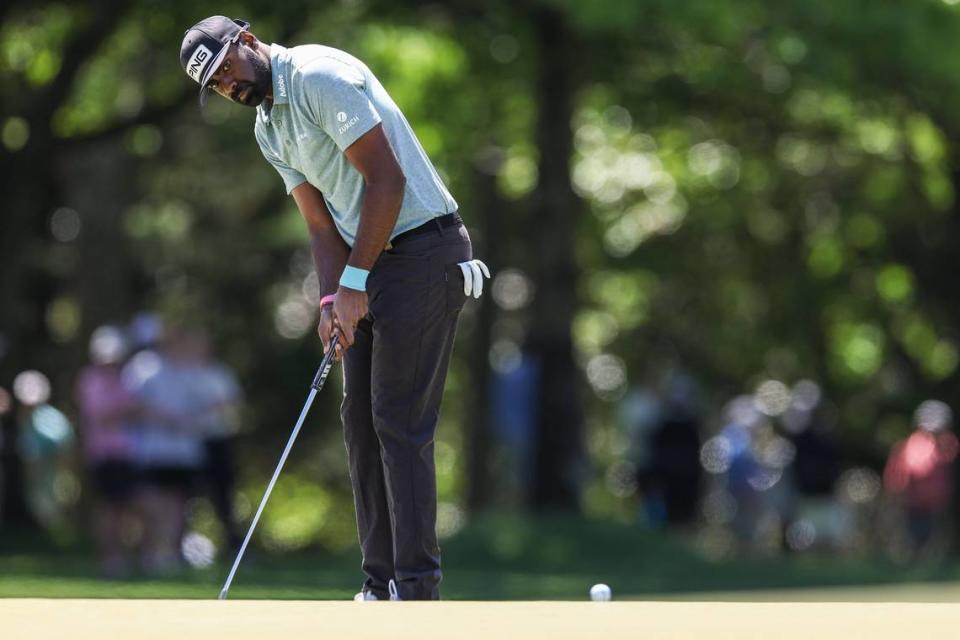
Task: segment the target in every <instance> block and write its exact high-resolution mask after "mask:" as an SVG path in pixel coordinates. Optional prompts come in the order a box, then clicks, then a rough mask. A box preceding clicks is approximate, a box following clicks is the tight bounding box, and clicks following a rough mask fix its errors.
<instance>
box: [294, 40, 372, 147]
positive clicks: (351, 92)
mask: <svg viewBox="0 0 960 640" xmlns="http://www.w3.org/2000/svg"><path fill="white" fill-rule="evenodd" d="M302 73H303V88H304V91H303V96H304V99H305V100H306V102H307V108H308V109H309V110H310V113H311V114H313V116H314V118H316V120H317V123H318V124H319V125H320V128H321V129H322V130H323V131H324V132H325V133H326V134H327V135H329V136H330V137H331V138H332V139H333V141H334V143H336V145H337V147H339V148H340V150H341V151H345V150H346V149H347V147H349V146H350V145H351V144H353V143H354V142H356V141H357V139H358V138H359V137H360V136H362V135H363V134H365V133H366V132H367V131H369V130H370V129H372V128H374V127H375V126H377V125H378V124H380V121H381V118H380V113H379V112H378V111H377V108H376V107H375V106H374V105H373V103H372V102H371V101H370V98H369V97H367V94H366V81H365V80H364V77H363V73H362V71H360V70H359V69H357V68H355V67H354V66H352V65H349V64H347V63H346V62H342V61H340V60H336V59H333V58H320V59H318V60H314V61H312V62H310V63H309V64H307V65H305V66H304V67H303V69H302Z"/></svg>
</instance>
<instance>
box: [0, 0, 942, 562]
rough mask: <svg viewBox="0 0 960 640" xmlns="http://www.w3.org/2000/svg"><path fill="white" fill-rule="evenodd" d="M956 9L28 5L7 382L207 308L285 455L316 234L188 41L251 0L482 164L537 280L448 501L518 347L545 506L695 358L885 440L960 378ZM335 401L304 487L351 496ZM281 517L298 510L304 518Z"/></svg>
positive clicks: (7, 313)
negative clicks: (340, 53) (631, 409)
mask: <svg viewBox="0 0 960 640" xmlns="http://www.w3.org/2000/svg"><path fill="white" fill-rule="evenodd" d="M955 5H956V3H955V2H952V1H941V0H891V1H890V2H884V3H877V2H869V1H867V0H851V1H849V2H841V3H837V2H831V1H828V0H804V1H799V0H797V1H789V2H780V3H768V2H762V1H760V0H737V1H735V2H734V1H721V0H710V1H707V0H691V1H688V2H671V1H670V0H646V1H644V2H622V1H620V0H597V1H594V2H576V1H575V0H552V1H548V0H543V1H541V2H536V1H533V0H527V1H522V2H483V3H481V2H469V1H467V0H458V1H452V2H448V3H422V2H412V1H408V2H385V1H380V0H340V1H338V2H329V3H321V4H319V5H318V4H317V3H306V2H298V1H292V2H285V3H266V2H254V1H249V2H227V3H213V2H199V3H198V2H189V3H188V2H180V1H171V2H157V1H150V0H140V1H133V2H127V3H124V4H119V3H113V2H96V1H94V0H90V1H88V2H82V3H81V2H71V3H59V2H23V1H20V2H18V1H16V0H13V1H12V2H11V1H8V2H6V3H4V4H2V5H0V96H2V107H0V143H2V144H0V147H2V149H0V175H2V176H3V181H4V185H5V189H4V193H5V196H6V202H5V206H4V211H3V215H2V216H0V255H2V256H3V264H4V266H3V269H2V270H0V333H2V337H3V339H4V341H3V345H2V346H3V356H2V358H0V384H3V385H5V386H6V385H9V383H10V381H11V379H12V377H13V376H14V375H15V374H16V372H18V371H19V370H22V369H24V368H27V367H33V368H39V369H41V370H43V371H45V372H47V373H48V374H50V375H51V377H52V378H53V380H54V386H55V392H56V397H55V399H57V400H58V401H59V402H60V403H61V404H67V403H68V402H69V400H68V398H69V396H70V387H71V384H72V379H73V376H74V374H75V372H76V370H77V368H78V367H79V366H80V365H81V364H82V362H83V360H84V357H85V343H86V337H87V336H88V335H89V333H90V331H91V330H92V329H93V328H94V327H95V326H97V325H98V324H100V323H103V322H106V321H113V322H117V321H124V320H126V319H127V318H128V317H129V315H130V314H131V313H132V312H133V311H135V310H138V309H142V308H158V309H161V310H163V311H164V312H165V313H166V314H168V315H169V316H171V317H174V318H180V319H187V320H190V321H202V322H205V323H207V324H208V325H209V326H210V327H211V328H212V330H213V332H214V335H215V338H216V341H217V343H218V345H219V346H220V351H221V354H222V356H223V358H224V359H225V360H227V361H228V362H229V363H230V364H231V365H233V366H234V367H235V368H236V369H237V370H238V372H239V373H240V375H241V377H242V379H243V380H244V382H245V386H246V388H247V390H248V395H249V397H250V407H249V411H248V414H247V416H246V421H247V425H248V428H249V430H248V433H247V436H246V437H247V438H248V440H249V441H250V442H251V443H252V441H253V440H254V439H256V441H257V442H258V443H263V445H262V446H257V447H256V448H255V449H254V448H253V447H248V448H247V457H248V459H249V466H248V468H252V469H257V470H258V471H260V472H262V473H266V469H267V468H268V467H269V466H270V465H272V463H273V460H274V458H273V456H272V453H271V454H270V455H267V454H268V453H270V452H272V451H274V450H275V449H276V450H279V446H280V443H281V442H282V440H283V439H285V437H286V434H287V430H288V428H289V423H290V422H291V420H292V418H294V417H295V415H294V412H295V411H296V408H297V407H299V406H300V403H301V401H302V393H303V391H304V389H305V386H306V381H308V380H309V377H310V375H311V373H312V370H313V366H314V363H315V362H316V360H317V358H318V356H319V345H318V343H317V341H316V340H315V339H313V337H312V332H313V306H312V304H311V280H310V279H311V276H310V260H309V255H308V253H307V246H306V243H305V241H304V240H305V237H304V232H303V229H302V226H303V225H302V223H301V222H300V220H299V216H298V214H297V212H296V209H295V207H294V206H293V203H292V201H291V200H290V199H288V198H287V197H286V196H285V195H284V193H283V190H282V186H281V183H280V181H279V180H278V179H277V177H276V176H275V175H274V174H273V172H272V170H271V169H270V168H269V167H268V166H267V165H266V163H265V162H263V161H262V159H261V157H260V156H259V152H258V150H257V148H256V145H255V143H254V141H253V138H252V135H251V131H250V128H251V120H252V113H251V112H250V111H249V110H246V109H244V108H242V107H238V106H232V105H229V104H227V103H225V102H224V101H221V100H213V101H211V104H210V105H209V107H208V108H207V109H206V110H205V111H200V110H199V109H198V108H197V105H196V90H195V89H196V88H195V86H194V85H193V84H191V83H190V82H189V80H188V79H187V78H185V77H184V75H183V73H182V71H181V70H180V68H179V65H178V63H177V58H176V55H177V53H178V48H179V43H180V39H181V36H182V33H183V31H184V29H185V28H186V27H188V26H189V25H190V24H192V23H193V22H194V21H196V20H197V19H199V18H201V17H203V16H205V15H209V14H213V13H225V14H227V15H238V16H242V17H244V18H246V19H249V20H250V21H251V22H252V30H253V31H254V33H255V34H257V35H258V36H259V37H261V38H262V39H263V40H265V41H267V42H271V41H276V42H282V43H284V44H288V45H293V44H299V43H304V42H322V43H325V44H330V45H332V46H335V47H340V48H343V49H345V50H347V51H350V52H352V53H354V54H356V55H358V56H359V57H361V58H362V59H364V60H365V61H366V62H367V63H368V64H369V65H370V66H371V68H372V69H373V70H374V71H375V72H376V73H377V74H378V75H379V76H380V78H381V79H382V80H383V82H384V84H385V85H386V86H387V88H388V90H390V92H391V93H392V94H393V96H394V98H395V99H396V100H397V102H398V103H399V104H400V106H401V107H402V109H403V110H404V112H405V114H406V115H407V117H408V119H409V120H410V121H411V123H412V124H413V126H414V129H415V130H416V131H417V134H418V135H419V136H420V139H421V141H422V142H423V144H424V146H425V147H426V149H427V151H428V152H429V154H430V155H431V157H432V158H433V159H434V161H435V162H436V164H437V165H438V167H439V168H440V169H441V171H442V172H443V174H444V175H445V176H446V177H447V179H448V180H449V182H450V183H451V186H452V190H453V193H454V194H455V196H456V197H457V198H458V200H459V201H460V203H461V207H462V212H463V214H464V217H465V218H466V220H467V222H468V226H470V228H471V231H472V233H473V234H474V239H475V244H476V247H477V249H478V252H477V253H478V255H480V256H481V257H484V258H486V259H488V262H489V263H490V264H491V266H492V267H493V268H494V269H495V270H496V271H498V272H503V271H505V270H507V269H508V268H509V269H512V270H515V271H510V272H509V273H512V274H514V275H515V276H516V277H515V278H514V280H513V282H514V283H515V284H517V283H519V284H521V285H522V284H524V283H526V282H529V283H530V285H531V286H532V291H533V297H532V299H530V300H528V301H527V303H526V304H520V305H519V306H516V305H512V304H510V300H509V299H506V302H505V298H504V297H503V296H498V297H497V300H498V301H499V303H500V304H499V305H495V304H494V302H493V298H492V297H491V296H487V297H486V298H485V300H484V301H483V303H482V304H480V305H477V306H476V307H475V308H473V309H472V310H471V311H470V312H469V314H468V315H467V317H465V318H464V322H463V330H462V332H461V343H462V344H461V347H460V348H459V349H458V351H457V355H456V361H455V363H454V366H453V370H452V374H451V381H450V384H449V388H448V396H447V399H446V401H445V407H444V416H443V422H444V424H443V426H442V428H441V435H440V438H441V442H440V446H439V447H438V468H439V470H440V491H441V500H442V501H443V503H444V505H445V507H446V508H447V510H446V511H444V510H443V509H442V510H441V513H442V514H443V513H447V514H454V515H455V514H456V513H458V512H459V511H458V510H459V509H461V508H463V507H464V506H470V507H471V508H473V507H480V506H483V505H485V504H489V503H490V502H491V501H493V502H495V501H497V500H498V499H499V496H498V494H497V492H496V490H495V486H496V483H495V482H491V478H490V476H491V470H492V469H495V468H496V467H495V466H494V465H493V458H494V457H495V456H494V453H495V451H494V447H493V444H492V442H491V440H490V430H489V421H490V420H491V413H490V410H489V406H490V403H489V398H488V395H489V393H490V384H489V382H490V376H491V373H490V365H489V360H490V355H489V354H491V353H492V352H491V345H495V349H494V352H496V350H497V349H500V350H501V351H502V349H503V348H504V345H507V346H509V345H513V346H514V347H515V348H518V349H521V350H522V351H524V352H526V353H527V354H528V355H529V356H531V357H533V358H535V359H537V361H539V362H540V363H541V367H540V370H541V376H540V389H541V391H540V392H539V393H538V395H537V407H538V411H537V412H536V415H537V416H538V427H537V429H536V433H537V434H538V436H537V440H536V451H537V452H538V454H537V455H536V456H535V463H534V464H535V473H534V474H533V480H532V484H531V486H530V488H529V492H528V495H527V496H526V503H527V504H530V505H532V506H561V507H564V506H565V507H572V506H577V505H578V504H580V502H581V495H580V490H581V488H582V487H583V485H584V480H585V479H586V478H587V477H588V474H586V473H585V472H586V471H587V469H588V467H587V465H586V464H585V463H586V455H587V453H589V456H591V457H592V459H593V460H594V461H597V460H601V461H602V460H609V459H613V458H616V456H618V455H622V443H621V441H620V440H618V439H617V438H615V437H611V434H612V431H613V427H612V425H613V422H614V420H613V408H614V407H615V405H616V401H618V400H619V399H620V398H621V397H622V396H623V394H624V392H625V390H626V389H627V387H628V386H629V385H632V384H637V383H649V382H650V381H652V380H656V379H657V378H658V377H659V375H660V374H661V372H663V371H666V370H669V369H671V368H674V367H683V368H685V369H687V370H689V371H691V372H693V373H694V374H695V375H696V376H697V377H698V378H699V379H700V380H701V381H702V382H703V383H704V385H705V387H706V388H707V389H708V390H710V395H709V398H710V399H711V400H713V401H715V402H720V401H722V400H723V399H725V398H726V397H727V396H729V395H730V394H732V393H736V392H739V391H741V390H745V389H746V390H749V389H751V388H752V385H754V384H756V383H757V382H758V381H759V380H761V379H765V378H768V377H776V378H779V379H782V380H785V381H787V382H792V381H795V380H797V379H799V378H801V377H813V378H816V379H817V380H819V381H821V382H822V383H823V385H824V387H825V389H826V391H827V395H828V397H830V398H831V399H832V401H833V402H834V403H835V406H836V407H838V409H839V410H838V412H837V418H838V426H839V428H840V429H839V432H840V434H841V436H842V437H843V438H844V439H845V440H846V441H847V443H848V445H849V446H850V447H853V448H854V449H856V450H859V451H861V452H863V454H864V455H871V454H872V453H875V452H878V451H881V450H883V449H884V448H885V447H887V446H889V444H890V443H891V442H892V440H894V439H896V438H897V437H899V436H901V435H902V434H903V433H904V431H905V430H906V429H907V428H908V426H909V424H908V422H907V420H906V418H905V416H906V415H907V413H908V411H909V409H910V408H911V407H912V406H913V405H914V404H915V403H916V402H917V401H918V400H920V399H923V398H924V397H927V396H930V395H936V396H939V397H942V398H943V399H945V400H947V401H948V402H949V401H952V400H953V399H954V398H956V397H957V391H958V389H957V380H958V378H957V367H958V363H960V352H958V348H960V346H958V342H957V340H958V335H957V323H956V318H957V317H958V312H960V289H958V288H957V287H956V286H954V283H953V279H952V276H951V273H952V268H953V259H954V256H955V255H957V250H958V248H960V247H958V246H957V245H958V243H960V233H958V231H960V229H958V228H957V227H958V225H960V216H958V206H960V205H958V203H957V199H956V194H957V192H958V189H960V163H958V159H957V156H956V153H957V152H956V151H955V150H954V148H952V147H951V145H950V144H949V141H951V140H952V139H954V138H955V134H956V132H957V129H958V128H960V115H957V114H960V85H958V84H957V82H956V80H955V78H957V77H960V62H958V58H957V57H956V56H955V55H954V48H955V43H956V42H957V41H960V14H958V11H960V7H957V6H955ZM525 278H526V279H525ZM507 298H509V296H507ZM521 302H522V300H521ZM321 404H322V407H321V406H318V407H317V409H315V411H316V416H315V418H314V419H313V423H314V428H313V429H312V430H311V431H310V433H309V434H308V437H307V438H306V439H305V441H304V444H303V445H302V446H300V448H299V449H298V451H297V453H296V460H295V464H296V465H299V466H298V467H297V472H296V473H295V474H292V475H291V479H290V480H289V483H290V484H289V486H288V488H287V490H286V492H287V493H288V494H289V495H290V496H292V497H291V500H294V499H296V500H301V499H303V498H304V496H307V497H308V498H309V499H310V500H314V501H319V502H317V503H318V504H323V505H325V506H324V509H325V510H326V511H325V512H329V513H337V514H342V513H344V512H349V506H348V505H349V499H348V497H346V496H347V488H346V481H345V478H346V474H345V472H344V467H343V462H342V455H340V450H339V447H340V446H341V445H340V436H339V433H338V427H337V424H338V420H337V418H336V407H335V405H336V402H335V401H333V400H330V401H329V402H323V403H321ZM6 432H7V442H11V438H12V435H13V431H12V425H10V424H7V425H6ZM5 451H6V454H5V455H6V457H5V464H4V469H5V473H6V474H7V476H8V479H7V483H8V488H9V487H10V483H13V489H14V490H13V491H9V490H8V491H7V495H8V503H10V504H8V505H7V508H6V511H5V514H6V517H7V518H8V519H9V518H11V517H13V515H15V514H16V513H17V509H16V508H15V505H13V503H12V502H10V496H15V495H16V493H17V492H16V490H15V489H16V475H17V472H16V459H15V456H14V454H13V453H12V451H13V448H12V447H9V446H8V447H7V448H6V449H5ZM261 454H262V455H261ZM248 475H250V476H251V487H254V486H256V482H258V480H259V475H260V474H259V473H252V474H248ZM254 476H257V477H254ZM293 478H298V479H299V480H298V481H299V482H314V483H316V481H318V480H322V482H321V483H319V485H320V487H321V488H319V489H317V490H316V491H314V490H310V491H306V490H299V489H298V488H297V486H296V484H295V482H297V481H296V480H294V479H293ZM311 491H313V493H311ZM255 493H256V490H254V494H255ZM315 493H317V494H319V495H314V494H315ZM281 494H283V491H282V490H281ZM597 495H598V493H597V492H596V491H591V492H590V493H588V494H587V502H588V503H591V501H595V502H597V503H598V504H599V503H602V502H603V500H602V499H601V498H598V497H597ZM324 496H325V497H324ZM308 501H309V500H308ZM11 505H13V506H11ZM587 506H588V507H590V508H596V506H595V505H594V506H591V504H588V505H587ZM280 513H289V510H287V511H286V512H284V511H282V510H281V512H280ZM277 517H278V520H277V521H276V522H275V523H274V525H270V526H268V527H267V531H268V532H270V531H275V532H276V531H279V533H278V534H277V536H276V537H277V539H278V540H283V539H284V536H283V530H282V525H281V524H278V523H280V522H282V521H283V517H282V516H277ZM338 517H339V518H340V519H341V520H342V517H343V516H342V515H340V516H338ZM452 517H453V516H451V518H452ZM14 519H15V518H14ZM287 520H289V521H290V522H292V523H293V524H291V525H290V526H291V527H294V528H296V527H297V526H301V525H299V524H297V523H296V522H295V520H296V519H293V520H291V519H289V518H287ZM318 520H323V518H318ZM327 520H335V518H328V519H327ZM341 525H342V522H340V521H337V523H335V524H331V525H329V526H330V527H331V529H330V531H334V530H336V531H342V530H344V528H343V527H342V526H341ZM316 526H317V528H319V529H323V527H324V526H326V525H324V524H323V523H322V522H318V524H317V525H316ZM277 527H280V529H277ZM346 530H349V527H347V528H346ZM308 533H309V532H308ZM328 533H329V532H328ZM304 535H305V534H304V533H303V531H300V530H297V531H294V532H293V533H291V535H290V536H288V539H295V540H297V541H301V540H304V539H306V538H309V535H307V536H306V538H304ZM330 535H332V534H330ZM320 537H321V538H322V537H323V535H320ZM328 537H329V536H328ZM314 538H316V536H314ZM278 544H279V543H278Z"/></svg>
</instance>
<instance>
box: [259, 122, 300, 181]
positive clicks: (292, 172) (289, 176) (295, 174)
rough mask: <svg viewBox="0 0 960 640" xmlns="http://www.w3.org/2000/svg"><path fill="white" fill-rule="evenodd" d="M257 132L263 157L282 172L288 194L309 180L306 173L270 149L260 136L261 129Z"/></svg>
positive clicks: (281, 175) (278, 171)
mask: <svg viewBox="0 0 960 640" xmlns="http://www.w3.org/2000/svg"><path fill="white" fill-rule="evenodd" d="M255 133H256V138H257V145H258V146H259V147H260V152H261V153H262V154H263V157H264V158H266V159H267V162H269V163H270V164H272V165H273V168H274V169H276V170H277V173H279V174H280V177H281V178H283V184H284V186H285V187H286V188H287V194H289V193H290V192H291V191H293V190H294V189H295V188H296V187H297V186H299V185H301V184H303V183H304V182H306V181H307V177H306V176H305V175H303V174H302V173H300V172H299V171H297V170H296V169H294V168H293V167H291V166H290V165H288V164H287V163H286V162H284V161H283V160H281V159H280V158H279V157H278V156H277V155H276V154H275V153H273V151H271V150H270V147H269V146H268V145H267V144H266V143H265V142H264V141H263V140H262V139H261V138H260V132H259V131H256V132H255Z"/></svg>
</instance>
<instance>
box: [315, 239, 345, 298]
mask: <svg viewBox="0 0 960 640" xmlns="http://www.w3.org/2000/svg"><path fill="white" fill-rule="evenodd" d="M310 250H311V252H312V253H313V265H314V267H315V268H316V270H317V278H318V279H319V281H320V295H321V296H325V295H328V294H331V293H336V291H337V286H338V283H339V280H340V274H341V273H343V267H344V265H346V264H347V257H348V256H349V255H350V247H348V246H347V243H345V242H344V241H343V238H341V237H340V234H339V233H338V232H337V230H336V229H335V228H327V229H319V230H316V231H311V232H310Z"/></svg>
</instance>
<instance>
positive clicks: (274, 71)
mask: <svg viewBox="0 0 960 640" xmlns="http://www.w3.org/2000/svg"><path fill="white" fill-rule="evenodd" d="M289 70H290V64H289V56H288V55H287V48H286V47H284V46H281V45H279V44H276V43H273V44H271V45H270V76H271V79H272V82H273V104H272V106H271V107H270V108H267V107H266V106H264V105H262V104H261V105H260V106H259V107H257V114H258V115H259V116H260V119H261V120H262V121H263V122H264V123H265V124H270V113H271V111H272V109H273V107H275V106H277V105H278V104H287V103H288V102H290V80H289V77H288V76H289Z"/></svg>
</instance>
